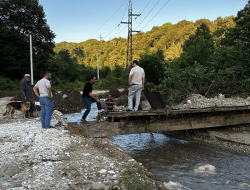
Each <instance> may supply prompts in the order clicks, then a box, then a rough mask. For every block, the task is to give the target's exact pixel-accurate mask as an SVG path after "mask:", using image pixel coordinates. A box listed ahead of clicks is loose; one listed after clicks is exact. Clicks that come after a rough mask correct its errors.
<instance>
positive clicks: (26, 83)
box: [20, 74, 34, 118]
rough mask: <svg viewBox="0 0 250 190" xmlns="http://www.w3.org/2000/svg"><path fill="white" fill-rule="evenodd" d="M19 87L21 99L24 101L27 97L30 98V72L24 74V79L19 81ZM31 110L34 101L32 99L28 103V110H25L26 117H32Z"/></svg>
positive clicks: (32, 109)
mask: <svg viewBox="0 0 250 190" xmlns="http://www.w3.org/2000/svg"><path fill="white" fill-rule="evenodd" d="M20 87H21V98H22V101H23V102H25V101H26V100H27V99H32V96H31V85H30V74H25V75H24V79H23V80H22V81H21V83H20ZM33 111H34V102H33V100H32V102H31V104H30V110H29V111H27V112H26V118H28V117H29V116H30V117H34V115H33ZM29 113H30V114H29Z"/></svg>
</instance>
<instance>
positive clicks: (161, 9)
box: [141, 0, 170, 30]
mask: <svg viewBox="0 0 250 190" xmlns="http://www.w3.org/2000/svg"><path fill="white" fill-rule="evenodd" d="M169 1H170V0H168V1H167V2H166V3H165V4H164V5H163V6H162V7H161V9H160V10H159V11H158V12H157V13H156V14H155V16H153V18H152V19H151V20H150V21H149V22H148V23H147V24H146V25H145V26H144V27H143V28H142V29H141V30H143V29H144V28H145V27H146V26H147V25H148V24H149V23H150V22H151V21H152V20H153V19H154V18H155V17H156V16H157V15H158V13H159V12H160V11H161V10H162V9H163V8H164V7H165V6H166V5H167V4H168V2H169Z"/></svg>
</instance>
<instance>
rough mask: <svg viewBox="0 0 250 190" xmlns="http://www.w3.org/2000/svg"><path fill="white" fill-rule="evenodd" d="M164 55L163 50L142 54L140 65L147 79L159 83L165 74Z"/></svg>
mask: <svg viewBox="0 0 250 190" xmlns="http://www.w3.org/2000/svg"><path fill="white" fill-rule="evenodd" d="M164 64H165V61H164V55H163V51H162V50H158V51H157V52H153V53H151V54H149V53H145V54H143V55H141V57H140V60H139V66H140V67H142V68H143V69H144V71H145V74H146V77H145V78H146V80H147V81H148V82H152V83H154V84H159V83H160V80H161V79H163V75H164Z"/></svg>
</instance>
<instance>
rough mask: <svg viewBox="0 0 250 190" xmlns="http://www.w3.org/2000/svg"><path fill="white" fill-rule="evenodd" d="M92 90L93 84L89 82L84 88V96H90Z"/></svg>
mask: <svg viewBox="0 0 250 190" xmlns="http://www.w3.org/2000/svg"><path fill="white" fill-rule="evenodd" d="M90 92H92V84H91V83H90V82H87V83H86V84H85V86H84V88H83V92H82V97H88V98H90V96H89V93H90Z"/></svg>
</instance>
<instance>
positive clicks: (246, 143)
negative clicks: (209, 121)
mask: <svg viewBox="0 0 250 190" xmlns="http://www.w3.org/2000/svg"><path fill="white" fill-rule="evenodd" d="M164 134H165V135H167V136H169V137H173V138H177V139H182V140H186V141H189V142H194V143H198V144H202V145H205V146H209V147H214V148H218V149H221V150H226V151H228V152H232V153H239V154H242V155H248V156H250V125H249V124H246V125H240V126H231V127H220V128H214V129H200V130H187V131H178V132H164Z"/></svg>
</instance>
